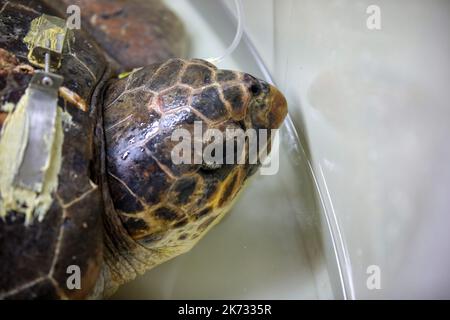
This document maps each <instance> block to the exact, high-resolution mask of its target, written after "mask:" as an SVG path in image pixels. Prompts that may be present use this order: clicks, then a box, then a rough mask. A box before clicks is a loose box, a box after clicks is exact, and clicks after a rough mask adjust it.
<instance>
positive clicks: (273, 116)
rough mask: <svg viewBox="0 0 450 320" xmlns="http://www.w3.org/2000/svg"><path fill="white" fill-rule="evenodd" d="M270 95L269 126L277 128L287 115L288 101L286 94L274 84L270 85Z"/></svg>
mask: <svg viewBox="0 0 450 320" xmlns="http://www.w3.org/2000/svg"><path fill="white" fill-rule="evenodd" d="M269 89H270V90H269V95H268V106H269V108H270V109H269V113H268V120H269V128H270V129H277V128H279V127H280V126H281V124H282V123H283V121H284V118H285V117H286V115H287V112H288V109H287V101H286V98H285V97H284V95H283V94H282V93H281V92H280V90H278V89H277V88H276V87H274V86H273V85H269Z"/></svg>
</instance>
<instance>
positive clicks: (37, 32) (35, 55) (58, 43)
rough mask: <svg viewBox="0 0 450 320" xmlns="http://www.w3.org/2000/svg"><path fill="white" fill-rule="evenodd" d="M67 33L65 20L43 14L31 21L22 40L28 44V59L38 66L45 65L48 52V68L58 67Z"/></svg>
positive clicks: (42, 66)
mask: <svg viewBox="0 0 450 320" xmlns="http://www.w3.org/2000/svg"><path fill="white" fill-rule="evenodd" d="M66 35H67V27H66V21H65V20H63V19H61V18H58V17H54V16H49V15H46V14H43V15H42V16H40V17H38V18H36V19H34V20H33V21H32V22H31V26H30V31H29V32H28V34H27V35H26V36H25V38H24V39H23V41H24V42H25V43H26V44H27V46H28V49H29V51H28V61H29V62H30V63H31V64H33V65H35V66H38V67H41V68H44V67H45V56H46V54H47V53H48V55H49V59H50V64H49V69H50V68H52V69H58V68H59V67H60V65H61V60H62V53H63V48H64V42H65V38H66Z"/></svg>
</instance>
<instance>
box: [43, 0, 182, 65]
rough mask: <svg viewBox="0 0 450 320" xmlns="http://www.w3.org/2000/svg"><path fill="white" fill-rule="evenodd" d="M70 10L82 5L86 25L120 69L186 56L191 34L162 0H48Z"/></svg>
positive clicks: (83, 25)
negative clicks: (72, 7)
mask: <svg viewBox="0 0 450 320" xmlns="http://www.w3.org/2000/svg"><path fill="white" fill-rule="evenodd" d="M44 1H45V2H46V3H48V4H49V5H51V6H52V7H54V8H55V9H56V10H59V12H60V14H61V15H65V14H66V8H67V7H68V6H69V5H77V6H79V7H80V11H81V17H82V28H83V29H84V30H86V31H87V32H88V33H89V34H90V35H91V36H92V37H93V38H94V39H95V41H97V43H98V44H99V45H100V46H101V47H102V48H103V49H104V51H105V53H106V55H108V56H109V57H110V58H111V59H112V61H113V62H115V64H116V65H117V67H118V69H119V71H120V72H123V71H131V70H132V69H133V68H137V67H142V66H146V65H150V64H153V63H156V62H160V61H164V60H167V59H169V58H175V57H184V55H185V54H186V50H187V46H188V43H187V37H186V33H185V30H184V26H183V24H182V23H181V21H180V19H178V17H177V16H176V15H175V14H174V13H173V12H172V11H171V10H170V9H169V8H168V7H166V6H165V5H164V3H163V2H162V1H161V0H115V1H111V0H44Z"/></svg>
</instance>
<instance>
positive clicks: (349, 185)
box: [115, 0, 450, 299]
mask: <svg viewBox="0 0 450 320" xmlns="http://www.w3.org/2000/svg"><path fill="white" fill-rule="evenodd" d="M166 2H167V3H168V4H169V5H170V6H171V7H173V9H174V10H175V11H176V12H178V14H179V16H180V17H181V18H182V19H183V20H184V21H185V24H186V27H187V29H188V32H189V33H190V37H191V41H192V42H191V45H192V46H191V56H192V57H202V58H207V57H211V56H217V55H220V54H221V53H222V52H223V51H224V50H225V48H226V46H227V45H228V44H229V43H230V42H231V41H232V39H233V36H234V33H235V30H236V19H235V18H234V15H233V10H232V9H233V6H232V2H231V1H209V0H191V1H189V0H183V1H180V0H170V1H166ZM243 3H244V9H245V17H246V33H245V34H244V38H243V41H242V42H241V43H240V45H239V47H238V48H237V50H236V51H235V52H234V53H233V54H232V56H230V57H228V58H227V59H225V60H224V61H222V62H221V63H220V64H219V65H218V66H219V67H220V68H230V69H238V70H243V71H246V72H249V73H252V74H254V75H255V76H257V77H260V78H265V79H267V80H272V81H274V82H275V83H276V84H277V86H278V87H279V88H280V89H281V91H283V92H284V93H285V94H286V96H287V98H288V102H289V108H290V116H291V119H288V120H287V121H286V123H285V125H284V128H283V132H282V139H281V140H282V143H281V148H280V171H279V174H277V175H276V176H259V177H258V178H257V179H256V180H255V181H253V183H252V185H251V186H250V187H249V188H247V189H246V190H245V191H244V194H243V195H242V197H241V198H240V199H239V201H238V203H237V204H236V206H235V207H234V208H233V210H232V211H231V212H230V213H229V214H228V216H227V217H226V218H225V219H224V220H223V222H221V223H220V224H219V225H218V226H216V227H215V228H214V229H213V230H212V231H211V232H210V233H209V234H208V235H207V236H206V237H205V238H204V239H203V240H202V241H201V242H200V243H199V244H198V245H197V246H196V247H195V248H194V249H193V250H192V251H191V252H189V253H187V254H184V255H182V256H180V257H177V258H175V259H173V260H171V261H169V262H167V263H165V264H163V265H161V266H159V267H157V268H155V269H154V270H151V271H149V272H148V273H146V274H145V275H144V276H142V277H139V278H138V279H137V280H136V281H134V282H132V283H130V284H128V285H126V286H124V287H123V288H122V289H121V290H120V291H119V292H118V294H117V295H116V296H115V297H117V298H161V299H196V298H210V299H213V298H217V299H221V298H232V299H233V298H235V299H259V298H262V299H265V298H273V299H283V298H287V299H354V298H374V299H378V298H450V276H449V275H448V270H450V241H449V236H448V226H449V223H450V217H449V215H448V211H449V207H450V198H449V197H448V192H449V181H450V169H449V166H448V164H449V163H450V149H449V147H448V141H447V140H448V136H449V129H448V128H449V126H448V120H449V119H450V109H449V108H448V101H450V93H449V92H450V91H449V90H448V85H449V83H450V65H449V56H450V38H449V37H448V30H450V2H448V1H438V0H433V1H427V2H424V1H419V0H413V1H401V0H397V1H381V0H380V1H377V4H376V7H375V8H374V7H373V6H372V7H371V5H373V3H372V2H369V1H364V0H361V1H351V0H335V1H313V0H277V1H273V0H263V1H261V0H243ZM373 10H375V11H377V10H378V11H379V12H378V13H379V16H378V18H379V21H380V22H381V24H380V25H379V27H380V28H375V29H371V28H369V27H368V25H367V21H368V19H370V17H373V13H374V12H375V11H373ZM412 22H414V23H412Z"/></svg>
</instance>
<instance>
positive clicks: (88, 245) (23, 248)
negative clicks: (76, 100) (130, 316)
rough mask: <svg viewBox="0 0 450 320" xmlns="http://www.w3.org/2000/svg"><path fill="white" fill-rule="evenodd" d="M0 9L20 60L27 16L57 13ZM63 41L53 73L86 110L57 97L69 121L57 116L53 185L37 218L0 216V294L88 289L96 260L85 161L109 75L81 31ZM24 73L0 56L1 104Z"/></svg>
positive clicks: (56, 294) (3, 43)
mask: <svg viewBox="0 0 450 320" xmlns="http://www.w3.org/2000/svg"><path fill="white" fill-rule="evenodd" d="M0 8H1V12H0V48H3V49H4V50H6V51H4V52H9V53H10V54H12V55H14V56H15V59H16V60H17V61H16V62H18V63H23V64H26V63H27V60H26V56H27V52H28V50H27V47H26V46H25V44H24V43H23V41H22V40H23V38H24V36H25V35H26V33H27V32H28V30H29V27H30V23H31V21H32V20H33V19H35V18H36V17H38V16H40V15H41V14H42V13H47V14H53V15H56V13H55V12H53V11H52V10H50V9H49V8H47V7H45V6H42V5H39V4H36V2H34V1H31V2H30V1H14V2H13V1H3V0H1V1H0ZM67 46H68V47H67V48H66V49H65V54H64V57H63V64H62V67H61V68H60V70H59V71H58V72H59V73H60V74H61V75H63V76H64V84H63V85H64V86H65V87H67V88H68V89H70V90H72V91H73V92H75V93H77V94H78V95H79V96H80V97H81V98H82V99H84V100H85V101H86V102H87V103H88V106H89V111H88V112H83V111H81V110H79V109H78V108H76V107H75V106H74V105H72V104H71V103H70V102H68V101H65V100H63V99H60V101H59V106H60V107H62V108H64V109H65V110H66V111H67V112H68V113H69V114H70V116H71V123H69V122H63V130H64V142H63V151H62V154H63V162H62V167H61V171H60V172H59V178H58V188H57V191H56V193H55V194H54V195H53V203H52V205H51V207H50V209H49V210H48V212H47V213H46V214H45V216H44V218H43V221H37V219H36V220H33V221H32V222H30V224H29V225H25V224H24V216H23V215H22V214H19V213H17V212H9V213H8V214H7V216H6V218H4V219H3V218H0V273H1V277H0V298H5V299H14V298H27V299H28V298H36V297H39V298H83V297H86V296H87V294H89V293H90V291H91V290H92V288H93V286H94V284H95V282H96V280H97V277H98V273H99V270H100V267H101V265H102V263H101V262H102V226H101V212H102V201H101V196H100V191H99V189H98V187H97V185H96V184H95V182H96V180H97V177H95V176H92V175H91V168H92V165H93V163H94V162H95V157H96V154H95V152H94V150H93V140H94V127H95V123H96V118H97V111H98V109H97V108H96V104H95V99H96V97H97V96H98V92H97V90H98V88H99V83H100V82H102V81H103V80H102V79H103V78H104V77H105V76H106V75H107V74H106V70H107V69H106V62H105V59H104V57H103V55H102V53H101V52H100V51H99V50H98V49H97V47H96V46H95V45H94V43H93V42H92V41H91V40H90V39H89V38H88V37H87V35H86V34H84V33H83V32H82V31H73V34H72V36H70V37H69V41H68V44H67ZM30 78H31V75H30V74H29V72H28V71H26V70H24V71H23V72H22V71H20V69H14V68H12V69H11V68H9V69H8V68H6V67H2V66H1V63H0V101H1V103H2V104H3V103H5V102H12V103H17V102H18V100H19V99H20V97H21V96H22V95H23V93H24V90H25V88H26V87H27V85H28V82H29V81H30ZM91 98H92V99H94V101H91ZM90 102H93V103H90ZM0 201H2V200H1V197H0ZM70 265H77V266H79V267H80V269H81V290H70V289H68V288H67V286H66V280H67V277H68V276H69V274H68V273H67V272H66V271H67V267H68V266H70Z"/></svg>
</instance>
